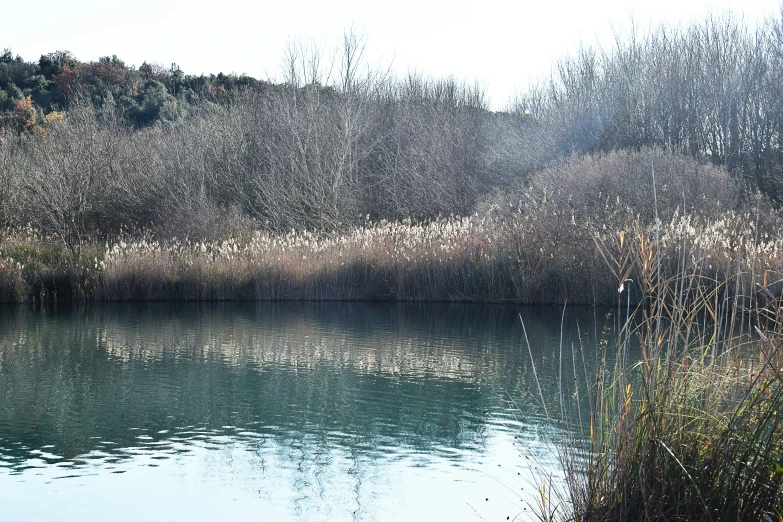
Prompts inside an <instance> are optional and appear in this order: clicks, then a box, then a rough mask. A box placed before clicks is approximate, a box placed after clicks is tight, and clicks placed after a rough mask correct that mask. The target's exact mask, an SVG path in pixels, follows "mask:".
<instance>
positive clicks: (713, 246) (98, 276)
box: [0, 202, 783, 305]
mask: <svg viewBox="0 0 783 522" xmlns="http://www.w3.org/2000/svg"><path fill="white" fill-rule="evenodd" d="M657 233H658V235H659V243H660V251H661V265H662V270H663V275H667V274H675V273H677V271H678V270H679V268H680V266H681V265H682V263H684V262H688V263H689V264H691V265H692V266H693V267H695V268H697V269H698V271H699V272H698V273H699V278H702V279H700V280H703V281H710V284H716V283H721V282H730V284H729V285H728V290H727V291H730V292H731V293H736V294H739V295H743V296H747V295H749V294H750V293H752V292H754V290H753V288H754V284H755V283H764V284H765V285H771V286H770V288H772V289H773V290H775V288H776V286H775V284H773V282H774V281H777V280H778V278H779V277H778V274H781V273H783V256H782V255H781V253H783V236H775V237H772V236H770V235H768V234H766V233H762V232H760V231H757V230H756V227H755V220H754V219H752V216H750V215H739V214H736V213H732V212H728V213H725V214H723V215H721V216H719V217H718V218H716V219H711V220H707V219H698V218H691V217H681V216H678V215H677V213H675V215H674V216H673V218H672V219H670V220H669V221H668V222H666V223H662V224H661V227H660V229H659V230H658V231H657ZM655 235H656V230H655V227H654V226H652V225H644V224H641V223H639V222H638V221H636V220H634V219H633V217H631V216H629V215H627V214H624V213H623V212H622V211H621V209H620V208H607V212H606V213H604V214H602V217H601V220H600V221H598V220H596V219H586V220H575V219H574V215H573V214H572V213H569V212H568V211H567V210H563V209H562V208H559V207H556V206H555V205H551V204H546V202H543V203H541V202H539V203H538V204H536V205H535V207H533V206H529V207H519V208H517V209H514V210H512V211H503V212H501V211H499V210H498V209H490V210H489V211H486V212H484V213H483V214H475V215H473V216H470V217H464V218H445V219H438V220H434V221H430V222H427V223H420V224H416V223H411V222H409V221H404V222H397V223H390V222H385V221H384V222H381V223H371V222H367V223H365V225H364V226H362V227H357V228H354V229H352V230H350V231H348V232H326V233H314V232H307V231H304V232H296V231H292V232H289V233H287V234H273V233H269V232H264V231H254V230H243V231H239V233H237V234H236V235H235V236H232V237H229V238H226V239H224V240H220V241H194V240H189V239H178V238H170V239H160V238H156V237H154V236H153V235H151V234H144V233H137V234H126V235H123V236H122V237H117V238H115V239H113V240H108V241H107V240H104V241H103V242H100V243H99V242H97V241H92V242H85V243H83V244H81V245H80V248H79V252H80V256H79V258H77V257H76V256H75V255H74V253H73V252H72V251H71V250H69V249H68V248H66V247H65V246H64V245H63V243H62V242H60V241H58V239H57V238H52V237H45V236H43V235H41V234H39V233H37V232H36V231H35V230H34V229H31V228H28V229H25V230H15V231H6V232H5V233H4V234H3V235H2V238H1V239H0V301H2V302H25V301H36V300H47V299H57V300H78V301H143V300H183V301H193V300H400V301H465V302H513V303H526V304H550V303H563V302H565V301H566V300H567V301H568V302H569V303H572V304H600V305H613V304H617V300H618V292H617V290H618V283H617V281H618V280H622V279H628V278H630V279H634V280H640V279H639V274H637V272H638V271H639V270H640V269H644V267H641V268H639V267H635V266H633V264H632V263H631V262H630V259H627V256H628V255H629V254H628V253H627V252H625V251H624V249H623V248H624V241H625V240H626V239H627V240H630V239H631V238H634V239H635V241H634V244H642V245H643V244H649V242H651V241H654V240H655ZM599 246H600V247H601V248H599ZM624 252H625V253H624ZM77 259H78V260H77ZM648 262H649V260H648ZM628 286H629V288H630V291H631V292H632V296H633V299H634V300H638V298H639V297H640V296H641V294H640V292H639V289H637V288H634V286H633V284H630V285H628ZM623 302H625V298H623Z"/></svg>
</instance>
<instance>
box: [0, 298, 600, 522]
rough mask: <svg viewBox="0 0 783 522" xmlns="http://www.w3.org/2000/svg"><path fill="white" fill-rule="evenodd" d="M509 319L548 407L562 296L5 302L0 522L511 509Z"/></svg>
mask: <svg viewBox="0 0 783 522" xmlns="http://www.w3.org/2000/svg"><path fill="white" fill-rule="evenodd" d="M520 312H521V313H522V316H523V317H524V319H525V325H526V327H527V333H528V336H529V338H530V340H531V346H532V350H533V352H534V357H535V360H536V365H537V370H538V372H539V374H540V375H541V376H542V379H541V382H542V385H543V388H544V394H545V399H546V400H547V402H548V403H549V402H550V401H551V403H550V405H549V406H550V408H552V407H555V404H556V402H557V393H556V389H557V388H556V384H557V380H558V379H559V373H558V372H560V367H559V360H560V359H559V349H560V342H561V338H560V313H561V310H559V309H556V308H537V309H533V308H527V309H525V308H520V307H505V306H478V305H432V304H429V305H410V304H370V303H318V304H315V303H279V304H268V303H267V304H256V303H252V304H215V303H207V304H203V303H202V304H165V303H163V304H161V303H159V304H143V305H127V304H123V305H100V306H93V307H85V308H60V309H57V310H41V309H35V308H31V307H27V306H18V307H2V308H0V520H3V521H11V520H54V519H56V520H78V521H92V520H96V521H97V520H105V519H107V518H111V519H112V520H115V521H116V520H141V519H148V520H164V519H168V520H229V519H231V520H258V519H259V518H262V519H264V520H280V521H286V520H314V521H316V520H324V521H325V520H330V521H331V520H335V521H340V520H378V521H384V520H403V519H411V520H481V518H482V517H483V518H484V519H486V520H506V517H507V516H509V517H511V519H513V518H514V517H515V516H519V518H517V520H524V519H525V516H524V515H525V514H526V513H525V511H524V510H525V506H527V502H529V501H531V497H530V496H528V494H527V492H526V490H525V489H524V488H526V487H527V488H528V489H530V488H529V486H530V485H529V484H528V483H526V482H525V481H523V480H521V478H520V477H521V476H522V474H520V473H521V472H523V471H525V470H526V469H527V468H529V466H530V463H531V462H533V461H535V462H537V463H538V465H545V466H546V465H552V466H554V459H553V456H552V447H551V445H549V444H547V443H546V442H545V441H546V440H547V439H548V438H549V436H550V435H552V428H550V427H548V424H547V423H546V422H544V418H543V409H542V407H541V405H540V404H539V402H540V401H539V400H538V391H537V388H536V387H535V383H534V381H533V380H532V371H531V369H530V356H529V354H528V351H527V348H526V345H525V344H524V341H523V335H522V328H521V324H520V321H519V318H518V314H519V313H520ZM593 317H594V311H593V310H592V309H583V310H578V309H577V310H569V313H568V314H567V317H566V323H565V324H566V327H565V333H564V336H563V340H564V341H565V342H564V344H565V346H566V350H567V351H568V350H570V347H571V346H572V345H578V344H579V338H578V334H577V329H576V325H577V323H578V324H579V325H580V326H581V330H580V332H581V335H582V342H583V344H584V343H588V344H589V341H590V339H591V338H592V336H593V335H594V330H595V329H594V326H593V324H594V323H593ZM599 320H602V318H599ZM568 354H569V355H568V357H571V352H570V351H568ZM588 359H590V358H589V357H588ZM589 363H590V361H588V364H589ZM580 365H581V363H580ZM566 371H567V372H572V371H573V370H572V367H571V366H569V367H568V368H567V369H566ZM570 378H571V379H572V380H573V375H571V376H570ZM554 436H556V434H554ZM531 457H532V459H531ZM553 469H554V468H553Z"/></svg>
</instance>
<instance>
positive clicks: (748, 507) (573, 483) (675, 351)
mask: <svg viewBox="0 0 783 522" xmlns="http://www.w3.org/2000/svg"><path fill="white" fill-rule="evenodd" d="M649 232H650V231H649V230H644V229H641V228H637V229H636V230H634V231H632V232H631V233H630V234H621V235H619V236H617V237H615V238H614V241H613V242H611V246H610V241H609V240H605V239H601V238H599V239H597V241H596V243H597V246H598V248H599V251H600V252H601V253H602V254H603V255H604V257H605V259H606V261H607V263H608V265H609V266H610V267H611V268H612V270H613V271H614V273H615V274H616V276H617V278H618V286H619V287H620V289H621V292H627V289H628V287H629V286H630V285H633V286H636V287H638V288H639V290H640V291H641V293H642V299H641V301H640V303H639V304H638V306H636V307H635V308H634V307H633V306H631V307H629V308H628V309H627V311H624V312H623V313H622V314H621V315H622V316H623V322H622V323H621V329H620V336H619V340H618V341H617V343H616V345H615V346H613V347H607V346H606V345H601V347H600V354H599V359H600V364H599V365H598V370H597V372H596V373H595V375H594V376H593V377H591V378H589V379H587V378H586V375H585V376H584V378H583V379H582V380H584V381H585V383H586V384H588V391H587V393H585V392H584V391H583V390H585V387H584V386H580V385H579V384H578V383H577V385H576V388H575V389H576V394H575V395H573V397H574V400H573V401H572V400H564V401H561V409H562V410H563V411H562V412H561V415H562V417H561V419H562V420H563V421H565V422H566V423H567V424H568V425H569V429H570V432H571V433H575V434H576V435H574V436H573V437H572V438H567V439H566V442H565V443H564V444H561V445H560V446H559V450H558V451H559V455H560V458H561V461H562V464H563V469H564V471H565V476H564V480H562V481H560V482H559V483H560V484H561V488H559V489H558V488H557V487H555V491H550V493H549V494H548V495H543V494H542V501H541V505H540V506H539V510H538V515H539V518H540V519H542V520H578V521H583V522H589V521H596V522H597V521H610V520H611V521H642V520H644V521H648V520H649V521H652V520H655V521H663V520H666V521H675V520H683V521H685V520H688V521H711V522H714V521H718V520H720V521H749V520H763V521H780V520H783V489H782V488H781V480H782V479H783V373H782V372H783V353H782V352H783V348H782V347H783V297H780V291H779V288H780V284H779V282H776V283H773V282H772V279H770V274H769V273H768V272H763V273H759V272H755V273H748V272H746V271H745V270H749V271H750V272H753V271H754V270H755V267H754V265H752V264H751V263H752V259H748V258H745V259H739V260H735V261H734V262H732V263H729V264H727V265H725V266H724V265H721V266H718V267H717V268H716V267H715V266H714V265H713V266H712V267H710V263H714V253H712V252H710V251H709V250H705V249H703V248H702V246H703V243H702V245H701V246H700V243H699V242H703V241H704V240H705V236H704V234H705V231H701V233H700V234H697V235H695V236H694V235H693V234H689V232H688V228H687V225H684V226H683V227H682V229H681V234H680V239H679V241H680V245H682V246H681V252H679V257H669V256H666V255H662V253H665V252H667V250H666V249H667V248H669V246H667V243H666V233H665V232H664V233H662V234H661V235H660V237H661V239H660V241H659V242H656V241H655V239H654V236H652V235H651V234H650V233H649ZM746 237H747V236H746ZM670 239H671V238H670ZM755 253H756V254H759V252H758V251H755ZM659 260H660V261H659ZM667 265H671V266H670V267H668V268H667ZM725 271H728V277H723V278H721V277H719V276H720V275H721V274H725V273H726V272H725ZM750 283H753V284H754V288H753V289H751V287H750V286H749V285H750ZM743 284H744V285H745V286H744V292H743V291H741V290H742V285H743ZM737 289H740V291H738V290H737ZM575 353H576V352H575ZM561 358H562V359H563V360H564V361H566V365H568V363H569V362H570V361H571V360H573V364H572V365H573V368H574V377H575V378H576V376H577V375H578V374H579V375H582V372H581V366H580V365H579V364H578V363H577V362H576V361H577V360H578V359H579V357H578V356H576V355H574V356H569V355H563V354H561ZM569 372H570V370H569ZM585 373H586V372H585ZM575 380H576V379H575ZM565 389H569V390H570V388H569V387H568V386H566V385H565V383H564V382H563V379H562V376H561V398H562V397H564V396H565V397H572V395H565V394H564V393H563V390H565ZM580 391H582V393H581V399H580ZM568 410H570V413H569V411H568ZM581 412H589V413H585V414H583V415H581V416H580V415H578V413H581ZM552 417H553V419H554V418H555V417H557V415H555V414H553V415H552ZM568 419H571V420H570V421H569V420H568ZM575 419H576V420H575ZM556 484H558V481H556V480H552V477H547V478H546V480H545V487H544V489H542V491H546V487H549V488H552V487H553V486H555V485H556Z"/></svg>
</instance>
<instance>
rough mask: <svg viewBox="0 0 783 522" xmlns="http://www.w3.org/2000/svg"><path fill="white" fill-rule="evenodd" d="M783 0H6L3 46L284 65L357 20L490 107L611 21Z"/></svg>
mask: <svg viewBox="0 0 783 522" xmlns="http://www.w3.org/2000/svg"><path fill="white" fill-rule="evenodd" d="M780 5H781V4H780V0H745V1H743V2H738V1H736V0H734V1H731V0H627V1H621V0H604V1H596V2H589V1H582V2H571V1H563V0H537V1H529V0H518V1H511V0H486V1H483V2H481V1H477V0H473V1H465V0H450V1H443V0H438V1H427V0H394V1H390V2H371V1H361V0H328V1H327V0H321V1H313V0H296V1H291V2H283V1H278V2H265V1H260V2H242V1H239V0H212V1H210V2H200V1H183V0H137V1H136V2H113V1H108V0H69V1H67V2H63V1H62V0H58V1H54V0H39V1H37V2H36V3H35V7H34V8H31V7H30V5H28V4H25V3H24V2H7V3H5V5H3V7H2V10H1V11H2V17H3V18H4V21H3V23H2V30H0V48H7V47H10V48H11V50H12V51H13V52H14V54H19V55H21V56H22V57H23V58H24V59H25V60H28V61H33V60H37V59H38V57H39V56H40V55H41V54H44V53H47V52H52V51H55V50H67V51H70V52H71V53H73V54H74V55H75V56H76V58H78V59H79V60H82V61H91V60H96V59H97V58H99V57H100V56H106V55H112V54H116V55H117V56H118V57H119V58H121V59H122V60H124V61H125V62H126V63H127V64H129V65H134V66H137V67H138V66H139V65H141V64H142V62H144V61H145V60H146V61H148V62H156V63H160V64H164V65H165V66H167V67H168V66H169V65H170V64H171V63H172V62H176V63H177V64H178V65H179V66H180V67H181V68H182V70H183V71H185V72H186V73H188V74H199V73H218V72H221V71H222V72H226V73H229V72H233V73H239V74H241V73H246V74H249V75H251V76H254V77H256V78H269V79H275V78H279V77H280V76H281V62H282V57H283V52H284V50H285V48H286V46H287V45H288V42H289V41H290V40H292V39H301V40H306V41H309V40H312V41H314V42H316V43H318V44H319V45H321V46H322V47H324V48H329V47H334V46H336V45H337V44H338V43H339V42H340V40H341V38H342V34H343V31H344V30H345V29H347V28H349V27H351V26H353V27H354V28H355V29H356V30H357V32H359V33H362V34H364V35H365V37H366V41H367V56H368V58H369V60H370V62H371V63H373V64H376V65H382V66H384V67H388V66H389V64H391V65H392V70H393V72H394V73H396V74H398V75H403V74H405V73H407V72H408V71H417V72H420V73H422V74H425V75H428V76H435V77H446V76H453V77H455V78H457V79H460V80H468V81H471V82H473V81H478V82H479V84H480V85H482V86H484V87H485V88H486V90H487V93H488V95H489V98H490V101H491V105H492V106H493V107H494V108H503V107H504V106H505V104H506V102H507V101H508V99H509V98H510V97H511V96H512V95H513V94H514V93H516V92H518V91H520V90H522V89H524V87H525V86H526V85H528V84H529V83H530V82H531V81H534V80H535V79H537V78H541V77H543V76H544V75H547V74H548V73H549V71H550V68H551V66H552V65H553V63H554V62H555V61H556V60H557V59H558V58H560V57H562V56H564V55H565V54H567V53H569V52H573V51H575V50H576V48H577V47H578V45H579V43H580V41H583V42H586V43H589V44H596V43H599V44H604V45H608V44H609V43H610V42H611V38H612V31H613V30H615V31H616V30H620V31H622V30H624V29H627V27H628V25H629V21H630V20H631V18H632V17H633V18H634V19H635V20H636V21H637V24H638V25H640V26H643V27H644V26H648V25H649V24H650V23H653V24H657V23H658V22H660V21H666V22H668V23H670V24H679V23H686V22H687V21H689V20H691V19H696V20H700V19H702V18H704V17H705V16H706V14H707V13H708V12H710V11H712V12H715V13H721V12H723V11H725V10H727V9H730V10H732V11H734V12H735V13H737V14H743V15H744V16H745V18H746V19H747V20H749V21H750V22H753V21H756V20H759V19H760V18H763V17H764V16H771V15H775V14H777V13H778V12H779V9H780Z"/></svg>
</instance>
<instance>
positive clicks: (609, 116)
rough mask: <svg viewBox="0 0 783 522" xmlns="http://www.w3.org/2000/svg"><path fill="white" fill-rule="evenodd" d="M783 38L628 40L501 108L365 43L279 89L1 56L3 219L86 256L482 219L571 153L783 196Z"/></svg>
mask: <svg viewBox="0 0 783 522" xmlns="http://www.w3.org/2000/svg"><path fill="white" fill-rule="evenodd" d="M782 43H783V17H778V18H776V19H774V20H772V19H770V20H769V21H767V22H766V23H764V24H762V25H759V26H750V25H749V24H746V23H744V21H743V20H742V19H741V18H738V17H732V16H731V15H722V16H713V17H710V18H707V19H706V20H705V21H703V22H700V23H694V24H692V25H689V26H686V27H680V28H670V27H665V26H661V27H658V28H654V29H652V30H650V31H648V32H646V33H644V34H642V33H641V32H640V31H637V30H632V31H631V34H630V35H626V36H618V38H617V40H616V42H615V45H614V47H612V48H610V49H592V48H588V47H583V48H581V49H580V50H579V52H578V53H577V54H575V55H574V56H572V57H569V58H567V59H564V60H562V61H561V62H560V63H559V64H558V67H557V69H556V72H555V73H554V74H553V75H552V76H551V77H550V78H548V79H547V80H546V81H543V82H541V83H539V84H537V85H536V86H534V87H532V88H531V89H529V90H528V92H526V93H524V94H523V95H520V96H519V97H518V98H517V99H516V100H514V101H513V102H512V103H511V104H510V106H509V110H507V111H494V112H493V111H491V110H489V108H488V105H487V103H486V100H485V95H484V92H483V91H482V89H481V88H479V87H477V86H475V85H471V84H469V83H464V82H458V81H456V80H453V79H444V80H437V79H431V78H427V77H424V76H421V75H416V74H410V75H408V76H406V77H402V78H397V77H394V76H393V75H391V74H390V73H389V72H388V71H385V70H383V69H379V68H372V67H369V66H368V65H367V61H366V60H365V57H364V41H363V40H362V38H360V37H358V36H357V35H356V34H354V33H346V35H345V37H344V39H343V42H342V46H341V47H340V49H339V50H338V51H337V52H335V53H333V54H331V55H328V54H327V53H325V52H323V51H322V50H320V49H318V48H315V47H310V46H306V45H301V44H299V45H292V46H290V47H289V49H288V50H287V52H286V54H285V62H284V63H285V67H284V69H285V74H284V77H283V78H282V79H281V80H279V81H276V82H271V81H258V80H255V79H253V78H249V77H245V76H229V75H222V74H221V75H217V76H215V75H212V76H203V75H202V76H188V75H185V74H184V73H183V72H182V71H181V70H180V69H179V68H178V67H176V66H175V65H174V66H172V67H170V68H164V67H161V66H158V65H151V64H146V63H145V64H143V65H142V66H141V67H139V68H138V69H136V68H133V67H128V66H126V65H125V64H124V63H123V62H122V61H121V60H119V59H118V58H116V57H109V58H102V59H100V60H99V61H97V62H91V63H83V62H79V61H77V60H76V59H75V58H74V57H72V56H71V55H70V54H68V53H64V52H58V53H52V54H49V55H45V56H42V57H41V58H40V59H39V61H38V62H37V63H29V62H25V61H23V60H22V59H21V58H19V57H16V58H13V57H12V54H11V53H10V51H6V52H5V54H3V55H2V56H1V57H0V114H2V128H3V129H4V130H3V131H2V134H1V135H0V226H4V227H8V226H22V225H26V224H34V225H36V226H37V227H39V228H40V229H41V230H43V231H45V232H47V233H51V234H55V235H57V236H58V237H61V238H63V239H64V240H65V242H66V243H67V244H68V245H69V246H70V247H71V248H72V249H73V250H74V253H78V252H77V249H78V246H77V245H79V244H81V242H82V241H83V240H84V239H86V238H88V237H102V236H107V235H111V234H115V233H117V232H119V231H120V230H122V229H127V228H128V227H140V228H150V229H153V230H156V231H158V232H160V233H161V234H166V235H179V236H183V235H189V236H202V237H210V236H212V237H214V236H218V235H225V234H230V233H232V232H233V231H235V230H236V229H237V228H238V227H244V226H248V225H250V226H254V227H263V228H268V229H270V230H277V231H284V230H290V229H292V228H294V229H303V228H307V229H315V230H334V229H340V228H347V227H351V226H354V225H357V224H360V223H362V222H364V221H365V220H367V219H370V220H376V221H377V220H381V219H388V220H402V219H406V218H411V219H414V220H423V219H432V218H435V217H437V216H444V215H451V214H454V215H464V214H467V213H470V212H473V211H475V210H476V209H477V208H485V207H487V206H488V205H491V204H492V202H493V201H495V200H498V195H499V194H500V195H502V194H509V193H513V192H514V191H518V190H519V189H520V187H525V186H527V185H529V184H530V183H531V179H532V174H533V173H534V172H537V171H540V170H541V169H542V168H545V167H551V166H553V165H555V166H556V165H558V164H559V163H561V162H562V161H563V159H564V158H569V157H571V156H573V155H582V154H589V153H596V152H608V151H612V150H625V149H631V150H639V149H642V148H647V147H653V148H661V149H664V150H666V151H669V152H670V153H672V154H682V155H689V156H692V157H694V158H696V159H698V160H700V161H703V162H710V163H714V164H716V165H720V166H725V167H726V168H727V169H728V170H729V172H730V173H731V174H732V176H733V177H734V179H735V180H736V181H738V182H740V183H747V184H749V185H751V186H752V187H755V188H758V189H760V190H761V191H763V192H764V193H765V194H767V195H768V196H769V197H770V198H771V199H780V198H781V197H782V196H783V46H782V45H781V44H782ZM548 172H550V174H549V175H548V176H550V180H551V183H552V184H558V183H559V182H558V180H557V179H554V178H551V172H553V171H551V170H550V171H548ZM555 178H556V177H555ZM573 178H574V181H573V182H572V183H571V185H572V186H570V187H568V188H569V190H571V191H573V192H579V191H580V187H579V179H580V178H579V176H574V177H573ZM539 188H540V187H539ZM582 199H584V198H582ZM736 204H738V205H739V204H741V202H738V203H736Z"/></svg>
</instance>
